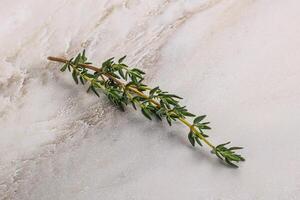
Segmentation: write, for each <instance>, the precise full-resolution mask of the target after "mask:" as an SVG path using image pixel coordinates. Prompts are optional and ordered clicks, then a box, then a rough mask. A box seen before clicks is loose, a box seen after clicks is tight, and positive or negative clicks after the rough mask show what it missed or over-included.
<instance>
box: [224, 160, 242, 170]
mask: <svg viewBox="0 0 300 200" xmlns="http://www.w3.org/2000/svg"><path fill="white" fill-rule="evenodd" d="M225 162H226V163H227V164H229V165H230V166H232V167H235V168H238V167H239V166H237V165H236V164H234V163H232V162H231V161H230V160H229V159H228V158H225Z"/></svg>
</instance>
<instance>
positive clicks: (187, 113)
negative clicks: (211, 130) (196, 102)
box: [182, 111, 195, 117]
mask: <svg viewBox="0 0 300 200" xmlns="http://www.w3.org/2000/svg"><path fill="white" fill-rule="evenodd" d="M182 114H183V115H184V116H187V117H195V115H194V114H192V113H190V112H187V111H183V112H182Z"/></svg>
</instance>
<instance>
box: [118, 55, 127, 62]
mask: <svg viewBox="0 0 300 200" xmlns="http://www.w3.org/2000/svg"><path fill="white" fill-rule="evenodd" d="M125 58H126V55H125V56H123V57H122V58H120V59H119V60H118V63H122V62H123V60H124V59H125Z"/></svg>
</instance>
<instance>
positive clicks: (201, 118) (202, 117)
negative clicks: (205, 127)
mask: <svg viewBox="0 0 300 200" xmlns="http://www.w3.org/2000/svg"><path fill="white" fill-rule="evenodd" d="M205 117H206V115H201V116H199V117H196V118H195V119H194V124H197V123H199V122H201V121H202V120H203V119H204V118H205Z"/></svg>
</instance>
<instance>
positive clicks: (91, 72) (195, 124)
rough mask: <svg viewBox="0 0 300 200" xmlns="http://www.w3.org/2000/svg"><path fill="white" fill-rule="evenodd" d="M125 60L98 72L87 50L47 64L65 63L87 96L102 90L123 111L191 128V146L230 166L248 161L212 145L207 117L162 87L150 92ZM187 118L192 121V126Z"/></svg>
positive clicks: (223, 146)
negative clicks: (206, 149) (206, 150)
mask: <svg viewBox="0 0 300 200" xmlns="http://www.w3.org/2000/svg"><path fill="white" fill-rule="evenodd" d="M125 58H126V56H123V57H122V58H120V59H119V60H118V61H117V62H116V61H115V60H114V58H110V59H108V60H106V61H105V62H103V63H102V67H101V68H97V67H95V66H93V65H92V63H91V62H88V61H87V57H86V55H85V50H84V51H83V52H82V53H79V54H78V55H77V56H76V57H75V59H74V58H71V59H70V60H66V59H63V58H57V57H48V60H51V61H56V62H60V63H64V65H63V66H62V68H61V69H60V70H61V71H62V72H64V71H66V70H67V69H68V70H69V71H70V72H71V73H72V77H73V79H74V81H75V83H76V84H79V82H80V83H81V84H82V85H85V84H88V85H89V87H88V90H87V92H90V91H92V92H94V93H95V94H96V95H97V96H98V97H99V96H100V95H99V93H98V92H99V90H101V91H102V92H103V93H104V94H105V95H106V96H107V97H108V99H109V100H110V101H111V102H112V103H113V104H115V105H116V106H118V107H119V108H120V109H121V110H122V111H124V110H125V106H127V105H128V104H131V105H132V106H133V108H134V109H135V110H137V107H139V108H140V109H141V112H142V114H143V115H144V116H145V117H146V118H147V119H149V120H152V118H153V117H156V118H158V119H159V120H163V119H166V121H167V122H168V124H169V125H170V126H171V125H172V123H173V122H175V121H180V122H182V123H183V124H184V125H186V126H187V127H188V128H189V133H188V139H189V141H190V143H191V144H192V146H195V145H196V144H198V145H199V146H202V145H203V144H202V143H205V144H206V145H208V146H209V147H210V148H211V152H212V153H213V154H215V155H216V156H217V157H218V158H220V159H221V160H222V161H224V162H225V163H227V164H228V165H230V166H233V167H238V166H237V163H238V162H240V161H245V159H244V158H243V157H242V156H241V155H239V154H237V153H236V150H240V149H242V147H227V146H228V145H229V143H230V142H227V143H223V144H220V145H217V146H215V145H213V144H212V143H211V142H210V141H209V140H208V139H207V138H208V137H209V136H208V135H207V134H205V133H204V132H205V131H206V130H209V129H211V128H210V126H209V122H206V121H204V119H205V118H206V115H200V116H196V115H194V114H192V113H190V112H189V111H188V110H187V108H186V106H182V105H181V104H180V100H181V99H182V98H181V97H179V96H177V95H175V94H170V93H169V92H167V91H163V90H161V89H160V88H159V87H155V88H151V87H149V86H147V85H145V84H144V83H143V81H144V76H145V72H143V71H142V70H140V69H137V68H130V67H128V66H127V65H126V64H124V63H123V61H124V59H125ZM188 118H192V119H193V121H192V122H190V121H189V120H188Z"/></svg>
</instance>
